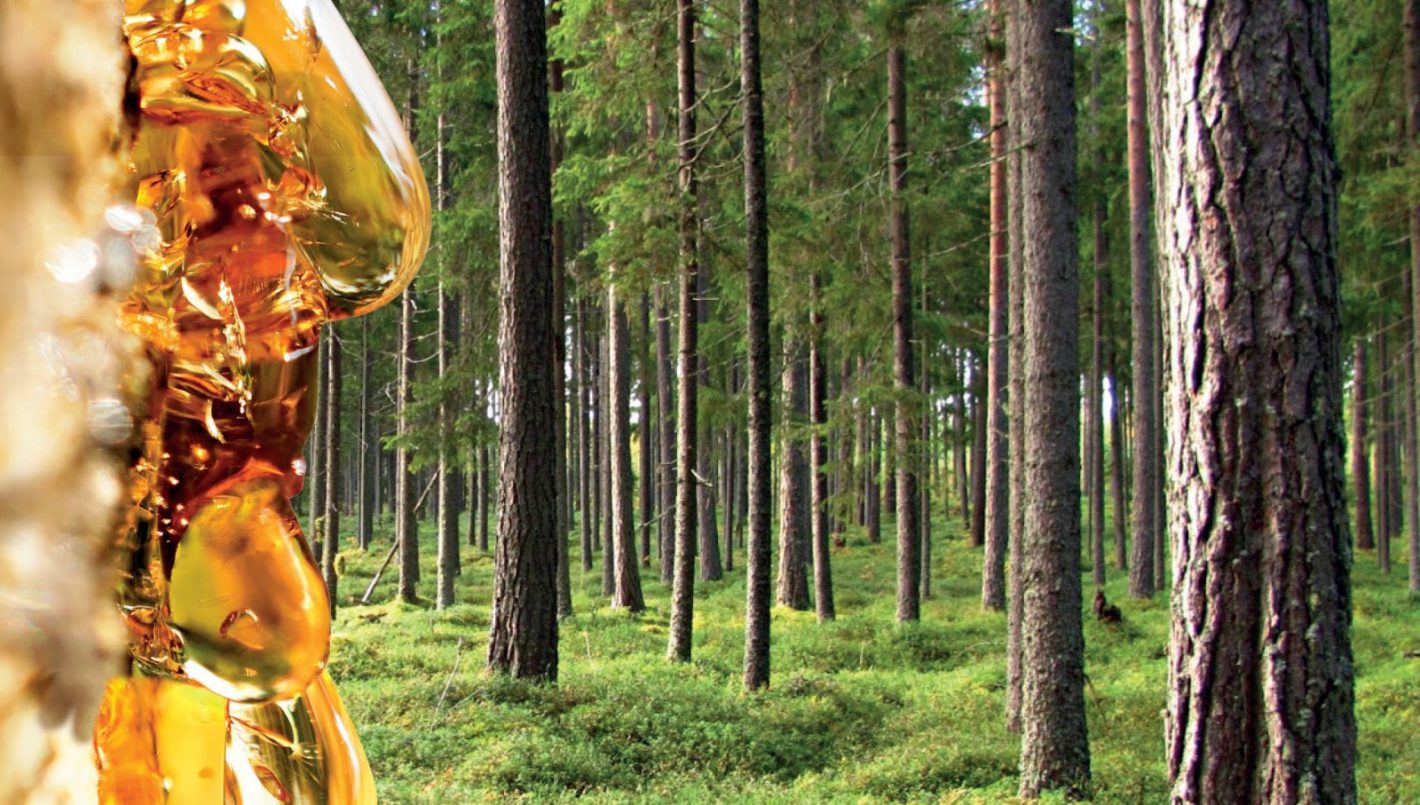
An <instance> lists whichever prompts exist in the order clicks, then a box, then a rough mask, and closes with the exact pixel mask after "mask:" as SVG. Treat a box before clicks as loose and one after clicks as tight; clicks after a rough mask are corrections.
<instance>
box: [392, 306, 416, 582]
mask: <svg viewBox="0 0 1420 805" xmlns="http://www.w3.org/2000/svg"><path fill="white" fill-rule="evenodd" d="M399 308H400V312H399V349H398V354H397V355H396V356H395V365H396V371H397V373H398V375H397V378H396V381H395V398H394V399H395V416H396V417H397V419H398V428H399V436H400V438H401V439H403V438H406V437H407V436H408V434H409V431H410V429H411V428H412V427H413V423H412V422H411V421H410V420H411V414H410V412H409V406H410V402H411V399H412V394H413V392H412V389H411V388H410V377H409V376H410V371H411V366H412V364H413V363H414V290H413V289H412V288H406V289H405V290H404V293H402V294H400V297H399ZM414 484H415V481H414V476H413V474H412V473H410V471H409V448H408V447H404V446H403V445H402V444H401V446H399V447H396V448H395V451H394V521H395V540H397V541H398V542H399V598H400V600H401V601H404V602H405V603H409V604H412V603H414V602H415V601H416V600H418V597H419V593H418V590H417V587H416V585H418V583H419V533H418V521H417V520H416V519H415V515H414V504H415V502H416V501H415V499H414V498H415V495H417V494H418V492H417V491H416V490H415V488H414Z"/></svg>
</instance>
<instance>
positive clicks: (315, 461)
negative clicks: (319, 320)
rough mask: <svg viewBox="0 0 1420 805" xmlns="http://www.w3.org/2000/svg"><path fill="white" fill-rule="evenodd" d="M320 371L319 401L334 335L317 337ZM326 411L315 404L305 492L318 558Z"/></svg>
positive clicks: (320, 402) (309, 527)
mask: <svg viewBox="0 0 1420 805" xmlns="http://www.w3.org/2000/svg"><path fill="white" fill-rule="evenodd" d="M316 338H317V346H316V371H315V377H314V378H313V381H312V385H313V386H314V387H315V394H316V397H317V398H321V397H324V396H325V372H326V368H325V365H326V363H327V360H326V351H327V350H328V349H329V344H328V342H329V340H330V334H329V333H326V332H322V333H320V334H319V335H317V336H316ZM326 413H327V411H326V407H325V405H324V401H323V400H322V399H317V400H316V402H315V422H314V423H313V424H312V426H311V439H310V443H309V445H310V446H309V447H308V448H307V449H306V454H307V456H308V459H307V461H306V480H305V484H304V488H305V489H308V490H309V492H308V497H307V504H308V508H309V510H308V511H307V512H306V516H307V519H308V520H309V521H310V522H309V523H308V525H307V528H306V535H307V537H308V538H309V539H310V540H311V541H312V542H313V543H314V544H313V545H312V546H311V547H312V548H313V549H314V550H315V554H316V557H317V558H319V557H320V555H321V550H320V547H321V518H322V517H324V516H325V475H324V470H325V423H326Z"/></svg>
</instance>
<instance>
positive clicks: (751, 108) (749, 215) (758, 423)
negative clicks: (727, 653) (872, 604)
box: [682, 0, 771, 690]
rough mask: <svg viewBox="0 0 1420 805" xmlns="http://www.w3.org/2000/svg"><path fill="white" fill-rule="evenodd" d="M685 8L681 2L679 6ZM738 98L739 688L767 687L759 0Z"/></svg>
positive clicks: (751, 16)
mask: <svg viewBox="0 0 1420 805" xmlns="http://www.w3.org/2000/svg"><path fill="white" fill-rule="evenodd" d="M682 2H684V0H682ZM740 84H741V87H742V90H741V93H740V99H741V103H742V104H743V110H744V113H743V117H744V166H745V176H744V190H745V318H746V321H747V323H748V328H747V329H748V332H747V335H746V338H747V345H748V346H747V352H748V355H747V358H748V363H749V390H748V391H749V393H748V395H747V396H748V398H749V450H748V457H747V463H748V469H749V472H748V475H747V480H746V483H745V487H746V497H747V498H748V503H749V507H748V515H747V520H748V523H747V528H746V531H745V534H746V536H745V540H746V549H745V660H744V686H745V689H746V690H756V689H758V688H762V687H764V686H766V685H768V684H769V563H770V555H769V551H770V532H769V527H770V519H769V518H770V517H771V513H770V501H769V496H770V488H769V485H770V483H771V475H770V463H769V461H770V455H769V454H770V449H771V448H770V444H771V443H770V438H771V434H770V421H769V416H770V414H769V393H770V391H769V210H768V201H767V191H766V182H765V168H764V93H763V89H762V87H761V75H760V56H759V0H740Z"/></svg>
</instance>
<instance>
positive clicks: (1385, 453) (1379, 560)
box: [1375, 319, 1395, 575]
mask: <svg viewBox="0 0 1420 805" xmlns="http://www.w3.org/2000/svg"><path fill="white" fill-rule="evenodd" d="M1387 326H1388V325H1387V324H1386V322H1385V319H1382V320H1381V326H1380V328H1379V330H1380V331H1379V332H1378V333H1376V361H1377V366H1378V368H1377V371H1376V375H1377V377H1378V379H1379V380H1380V382H1379V383H1378V386H1379V389H1378V390H1379V393H1380V405H1379V417H1380V421H1379V422H1378V423H1377V424H1376V455H1375V468H1376V473H1375V475H1376V564H1377V565H1378V566H1379V567H1380V570H1381V573H1382V574H1385V575H1389V574H1390V536H1391V533H1392V532H1393V531H1394V527H1393V526H1392V520H1391V516H1390V513H1391V511H1392V509H1394V508H1395V507H1394V506H1392V505H1391V488H1392V487H1393V486H1394V485H1393V484H1392V483H1391V464H1392V460H1391V455H1390V453H1391V445H1393V444H1394V443H1395V440H1394V438H1392V436H1393V434H1394V430H1395V428H1394V424H1393V417H1392V413H1393V409H1392V407H1391V393H1392V388H1391V381H1390V370H1391V362H1390V351H1389V350H1388V349H1387V348H1386V347H1387V343H1386V342H1387V339H1386V327H1387Z"/></svg>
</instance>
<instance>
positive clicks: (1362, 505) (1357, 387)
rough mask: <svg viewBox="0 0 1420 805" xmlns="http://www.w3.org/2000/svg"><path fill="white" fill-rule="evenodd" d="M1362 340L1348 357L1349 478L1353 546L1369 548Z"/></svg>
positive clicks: (1372, 543)
mask: <svg viewBox="0 0 1420 805" xmlns="http://www.w3.org/2000/svg"><path fill="white" fill-rule="evenodd" d="M1366 382H1367V377H1366V341H1365V339H1363V338H1357V339H1356V346H1355V354H1354V357H1353V358H1352V361H1351V390H1352V395H1353V396H1352V406H1351V479H1352V481H1353V482H1354V483H1355V484H1356V547H1357V548H1361V549H1363V550H1370V549H1372V548H1375V547H1376V537H1375V532H1374V530H1373V529H1372V528H1371V466H1370V462H1369V461H1368V460H1367V458H1368V456H1367V452H1368V449H1367V448H1368V447H1369V443H1368V439H1367V435H1366V425H1367V418H1368V417H1369V415H1370V407H1371V406H1370V400H1368V399H1367V398H1366Z"/></svg>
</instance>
